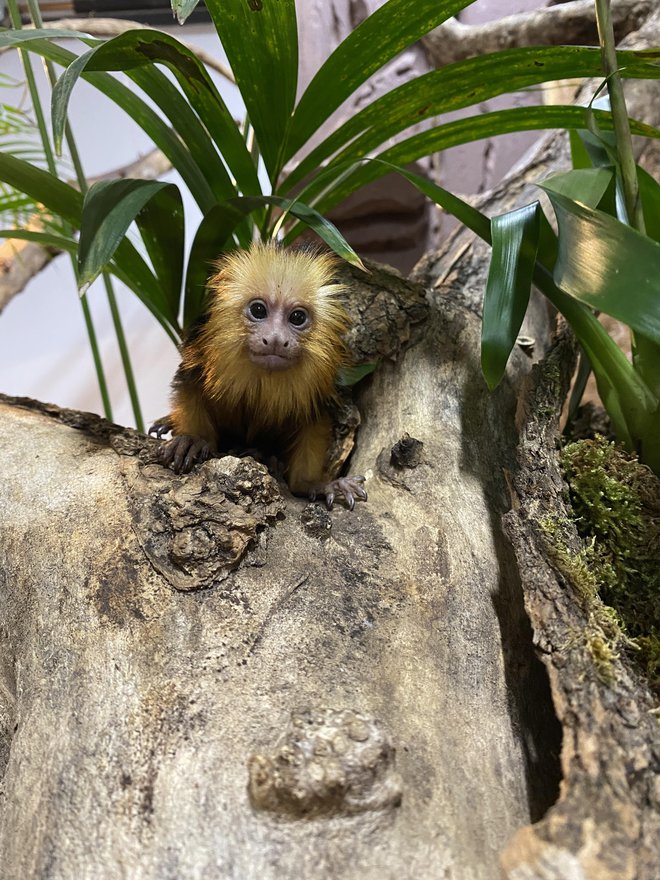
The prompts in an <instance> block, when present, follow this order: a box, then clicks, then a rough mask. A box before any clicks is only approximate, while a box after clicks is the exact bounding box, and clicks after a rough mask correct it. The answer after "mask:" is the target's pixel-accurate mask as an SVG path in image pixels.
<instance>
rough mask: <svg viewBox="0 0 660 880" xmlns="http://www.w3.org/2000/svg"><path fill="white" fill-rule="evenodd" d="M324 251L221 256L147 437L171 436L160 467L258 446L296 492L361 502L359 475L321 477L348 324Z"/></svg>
mask: <svg viewBox="0 0 660 880" xmlns="http://www.w3.org/2000/svg"><path fill="white" fill-rule="evenodd" d="M334 270H335V260H334V258H333V257H332V256H331V255H329V254H325V253H313V252H310V251H293V250H284V249H282V248H279V247H277V246H276V245H273V244H254V245H252V247H251V248H250V249H249V250H242V251H235V252H232V253H231V254H229V255H228V256H227V257H225V258H224V259H223V260H222V261H221V262H220V263H219V266H218V272H217V274H216V275H215V276H214V277H213V278H212V279H211V281H210V301H209V306H208V309H207V311H206V313H205V315H204V316H203V318H202V319H201V320H200V321H199V322H198V324H197V325H196V326H195V327H194V328H193V331H192V332H191V333H190V335H189V336H188V338H187V339H186V340H185V341H184V343H183V344H182V346H181V356H182V359H181V365H180V367H179V369H178V371H177V373H176V375H175V377H174V380H173V382H172V412H171V414H170V415H169V416H167V417H165V418H164V419H161V420H160V421H158V422H156V423H155V424H154V425H153V426H152V427H151V428H150V433H151V432H154V433H156V435H157V436H158V437H161V436H162V435H163V434H164V433H166V432H167V431H170V430H171V431H172V434H173V438H172V440H170V441H169V442H168V443H166V444H165V445H164V446H163V447H162V450H161V454H160V458H161V461H162V462H163V464H165V465H168V466H170V467H171V468H172V469H173V470H174V471H175V472H176V473H180V472H188V471H189V470H190V469H191V468H192V467H193V465H194V464H195V463H196V462H200V461H204V460H206V459H207V458H208V456H209V455H211V454H212V453H214V452H220V451H228V450H230V449H235V448H241V449H258V450H259V451H260V452H261V453H263V454H264V455H266V456H274V457H275V458H276V459H277V460H278V461H280V462H281V463H282V464H283V465H284V475H285V477H286V481H287V483H288V486H289V488H290V489H291V491H292V492H293V493H294V494H296V495H309V496H310V497H312V498H313V497H315V496H316V495H317V494H318V495H325V498H326V504H327V505H328V507H332V504H333V501H334V499H335V496H336V495H342V496H343V497H344V499H345V500H346V503H347V504H348V506H349V507H350V508H351V509H352V508H353V506H354V503H355V498H356V497H357V498H363V499H366V497H367V493H366V492H365V490H364V488H363V486H362V483H363V482H364V477H361V476H353V477H339V478H338V477H337V475H336V474H332V473H328V464H327V453H328V449H329V447H330V443H331V436H332V423H331V420H330V416H329V414H328V412H327V410H326V402H327V401H328V400H330V399H332V397H333V395H334V394H335V381H336V379H337V373H338V371H339V369H340V368H341V367H342V366H343V365H344V364H345V363H346V357H347V353H346V346H345V344H344V341H343V335H344V333H345V331H346V329H347V327H348V319H347V316H346V313H345V311H344V309H343V308H342V306H341V303H340V302H339V300H338V298H337V293H338V292H339V291H340V289H341V288H340V287H339V285H337V284H333V283H332V277H333V273H334Z"/></svg>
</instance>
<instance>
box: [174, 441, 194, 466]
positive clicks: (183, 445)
mask: <svg viewBox="0 0 660 880" xmlns="http://www.w3.org/2000/svg"><path fill="white" fill-rule="evenodd" d="M175 442H176V447H175V450H174V455H173V457H172V470H173V471H174V473H175V474H181V473H184V474H187V473H188V471H189V470H190V467H189V468H188V470H184V465H185V463H186V461H187V460H188V452H189V451H190V449H191V447H192V446H194V443H193V441H192V440H191V439H190V437H178V438H177V440H176V441H175ZM191 467H192V465H191Z"/></svg>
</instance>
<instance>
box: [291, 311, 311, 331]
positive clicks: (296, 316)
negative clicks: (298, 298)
mask: <svg viewBox="0 0 660 880" xmlns="http://www.w3.org/2000/svg"><path fill="white" fill-rule="evenodd" d="M306 323H307V312H306V311H305V310H304V309H294V310H293V311H292V312H291V314H290V315H289V324H293V326H294V327H302V326H303V324H306Z"/></svg>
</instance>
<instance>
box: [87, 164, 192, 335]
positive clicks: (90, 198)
mask: <svg viewBox="0 0 660 880" xmlns="http://www.w3.org/2000/svg"><path fill="white" fill-rule="evenodd" d="M168 190H169V196H170V198H169V199H168V202H169V203H170V204H169V205H168V207H172V206H173V208H174V211H175V217H174V218H173V221H174V224H175V228H176V225H178V223H177V218H176V213H177V212H178V213H179V214H182V212H183V206H182V204H181V195H180V193H179V192H178V189H177V187H176V186H175V185H174V184H173V183H162V182H160V181H156V180H131V179H128V180H104V181H100V182H98V183H95V184H94V185H93V186H92V187H90V189H89V190H88V192H87V194H86V196H85V201H84V204H83V211H82V219H81V232H80V246H79V251H78V269H79V279H78V283H79V285H80V287H81V288H87V287H88V286H89V285H90V284H91V283H92V281H93V280H94V279H95V278H96V277H97V276H98V275H99V274H100V273H101V272H102V271H103V268H104V267H105V265H106V264H107V263H109V262H110V260H111V259H112V258H113V256H114V254H115V251H116V250H117V248H118V246H119V244H120V242H121V241H122V239H123V238H124V236H125V234H126V232H127V230H128V227H129V226H130V225H131V223H133V221H134V220H135V219H136V218H137V217H138V215H139V213H140V211H142V209H143V208H144V207H145V206H146V205H147V203H148V202H149V201H150V200H151V199H155V198H157V196H158V194H159V193H161V192H162V191H166V192H167V191H168ZM175 193H176V195H175ZM177 197H178V198H177ZM166 198H167V197H166ZM179 231H180V233H182V231H183V227H182V225H179ZM180 238H181V241H180V242H179V248H182V244H183V237H182V234H181V235H180ZM152 244H153V243H152ZM173 257H174V259H175V260H176V259H177V254H176V252H175V253H174V254H173ZM159 262H160V261H159ZM175 319H176V314H175Z"/></svg>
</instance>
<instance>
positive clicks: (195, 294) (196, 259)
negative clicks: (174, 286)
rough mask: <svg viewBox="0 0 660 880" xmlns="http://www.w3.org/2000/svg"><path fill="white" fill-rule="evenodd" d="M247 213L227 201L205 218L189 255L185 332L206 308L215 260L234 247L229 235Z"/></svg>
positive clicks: (184, 308) (184, 316) (185, 295)
mask: <svg viewBox="0 0 660 880" xmlns="http://www.w3.org/2000/svg"><path fill="white" fill-rule="evenodd" d="M243 216H244V215H243V214H241V213H240V212H237V211H236V210H235V209H234V208H230V207H228V206H227V205H226V204H218V205H215V206H214V207H213V208H211V210H210V211H209V212H208V214H206V215H205V216H204V217H203V218H202V221H201V223H200V224H199V226H198V228H197V232H196V233H195V238H194V239H193V243H192V246H191V248H190V251H189V254H188V267H187V270H186V280H185V286H184V294H183V329H184V331H186V330H188V329H190V326H191V325H192V324H193V323H194V322H195V321H196V320H197V318H198V317H199V316H200V315H201V314H202V312H203V311H204V305H205V303H206V286H207V283H208V280H209V277H210V275H211V273H212V271H213V263H214V261H215V260H217V259H218V257H219V256H220V255H221V253H224V252H226V251H228V250H230V249H231V244H230V241H229V236H230V235H231V232H232V229H233V228H235V226H236V225H237V224H238V223H239V222H241V221H242V219H243Z"/></svg>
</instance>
